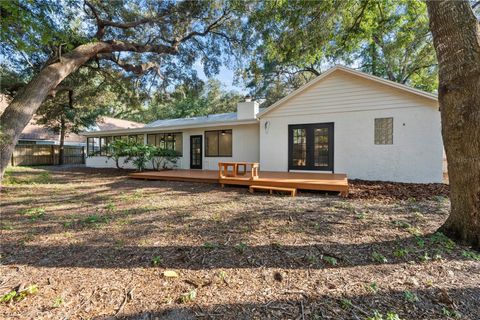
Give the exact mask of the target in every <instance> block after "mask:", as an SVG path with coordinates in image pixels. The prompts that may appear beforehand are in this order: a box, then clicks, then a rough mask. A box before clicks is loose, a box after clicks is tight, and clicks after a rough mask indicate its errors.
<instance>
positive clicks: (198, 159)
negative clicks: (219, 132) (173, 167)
mask: <svg viewBox="0 0 480 320" xmlns="http://www.w3.org/2000/svg"><path fill="white" fill-rule="evenodd" d="M202 149H203V148H202V136H201V135H199V136H190V169H202V154H203V150H202Z"/></svg>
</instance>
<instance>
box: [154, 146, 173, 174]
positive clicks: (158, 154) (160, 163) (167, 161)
mask: <svg viewBox="0 0 480 320" xmlns="http://www.w3.org/2000/svg"><path fill="white" fill-rule="evenodd" d="M179 158H180V155H179V153H178V152H177V151H175V150H169V149H162V148H159V147H157V148H155V149H154V150H153V157H152V167H153V169H155V170H160V169H167V168H169V167H176V166H177V162H178V159H179Z"/></svg>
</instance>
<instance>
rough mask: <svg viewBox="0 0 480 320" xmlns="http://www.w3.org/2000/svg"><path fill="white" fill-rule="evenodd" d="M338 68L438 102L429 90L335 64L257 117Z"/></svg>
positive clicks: (258, 116)
mask: <svg viewBox="0 0 480 320" xmlns="http://www.w3.org/2000/svg"><path fill="white" fill-rule="evenodd" d="M338 70H341V71H344V72H347V73H350V74H353V75H356V76H360V77H362V78H365V79H368V80H371V81H375V82H378V83H382V84H384V85H387V86H389V87H392V88H395V89H399V90H402V91H406V92H408V93H412V94H415V95H418V96H421V97H424V98H427V99H430V100H433V101H435V102H438V98H437V95H435V94H433V93H429V92H425V91H422V90H419V89H415V88H412V87H409V86H406V85H404V84H400V83H397V82H394V81H390V80H386V79H383V78H380V77H377V76H373V75H370V74H367V73H364V72H361V71H358V70H354V69H351V68H348V67H345V66H341V65H336V66H334V67H333V68H330V69H328V70H327V71H325V72H324V73H322V74H321V75H319V76H318V77H316V78H315V79H313V80H312V81H310V82H308V83H306V84H304V85H303V86H301V87H300V88H298V89H297V90H295V91H293V92H292V93H290V94H289V95H287V96H285V97H283V98H282V99H280V100H278V101H277V102H275V103H274V104H272V105H271V106H270V107H268V108H266V109H265V110H263V111H261V112H260V113H259V114H258V115H257V118H261V117H263V116H264V115H266V114H267V113H269V112H270V111H273V110H275V109H276V108H278V107H279V106H280V105H282V104H283V103H284V102H286V101H288V100H290V99H291V98H293V97H295V96H296V95H298V94H300V93H301V92H303V91H305V90H307V89H308V88H310V87H311V86H313V85H315V84H316V83H318V82H319V81H321V80H322V79H324V78H326V77H327V76H328V75H330V74H332V73H334V72H335V71H338Z"/></svg>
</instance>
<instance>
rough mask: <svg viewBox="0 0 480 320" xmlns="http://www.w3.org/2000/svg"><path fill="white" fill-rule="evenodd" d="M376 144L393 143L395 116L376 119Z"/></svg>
mask: <svg viewBox="0 0 480 320" xmlns="http://www.w3.org/2000/svg"><path fill="white" fill-rule="evenodd" d="M375 144H393V118H376V119H375Z"/></svg>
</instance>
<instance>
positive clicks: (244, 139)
mask: <svg viewBox="0 0 480 320" xmlns="http://www.w3.org/2000/svg"><path fill="white" fill-rule="evenodd" d="M228 129H231V130H232V157H205V137H204V132H205V131H211V130H228ZM159 132H161V131H159ZM169 132H182V133H183V155H182V157H180V159H179V161H178V162H177V167H178V168H181V169H190V136H193V135H201V136H202V137H203V141H202V145H203V156H202V158H203V169H204V170H218V162H219V161H252V162H258V161H259V159H260V150H259V141H260V137H259V129H258V124H249V125H238V126H222V127H208V128H206V129H185V130H171V131H169ZM152 133H153V132H152ZM120 164H123V160H120ZM86 166H87V167H94V168H115V167H116V166H115V161H114V160H113V159H108V158H107V157H105V156H94V157H87V159H86ZM124 168H129V169H135V167H134V166H133V165H132V164H131V163H129V164H127V165H124ZM147 168H148V169H151V163H148V166H147Z"/></svg>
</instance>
